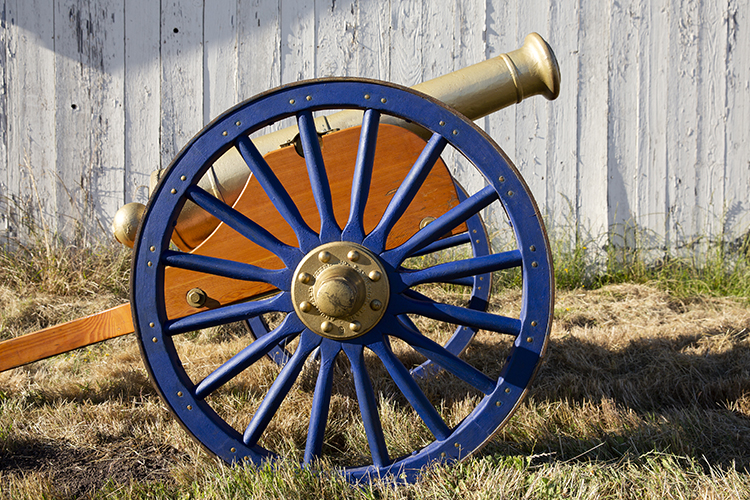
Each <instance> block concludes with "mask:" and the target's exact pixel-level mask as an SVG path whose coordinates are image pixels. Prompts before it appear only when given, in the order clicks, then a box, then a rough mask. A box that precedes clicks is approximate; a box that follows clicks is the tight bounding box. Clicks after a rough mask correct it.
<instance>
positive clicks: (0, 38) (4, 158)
mask: <svg viewBox="0 0 750 500" xmlns="http://www.w3.org/2000/svg"><path fill="white" fill-rule="evenodd" d="M7 14H8V8H7V6H6V2H5V0H3V1H2V2H0V243H3V242H5V241H7V236H8V234H7V231H6V230H7V228H8V215H9V214H8V201H7V200H8V197H9V195H10V190H9V189H8V85H9V83H8V72H7V69H6V68H7V66H8V54H9V47H10V45H9V44H10V38H11V36H12V30H11V27H10V24H9V22H8V21H9V20H8V18H7Z"/></svg>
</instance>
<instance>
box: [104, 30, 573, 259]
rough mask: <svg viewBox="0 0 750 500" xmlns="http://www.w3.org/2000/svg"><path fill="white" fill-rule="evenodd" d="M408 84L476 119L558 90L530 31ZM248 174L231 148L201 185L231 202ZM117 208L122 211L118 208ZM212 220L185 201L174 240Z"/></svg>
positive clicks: (189, 238)
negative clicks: (474, 60)
mask: <svg viewBox="0 0 750 500" xmlns="http://www.w3.org/2000/svg"><path fill="white" fill-rule="evenodd" d="M412 88H413V89H414V90H417V91H420V92H423V93H425V94H427V95H429V96H431V97H434V98H436V99H438V100H440V101H442V102H444V103H445V104H447V105H449V106H451V107H453V108H454V109H456V110H457V111H458V112H460V113H462V114H463V115H465V116H466V117H468V118H469V119H471V120H477V119H479V118H482V117H483V116H486V115H488V114H490V113H493V112H495V111H498V110H500V109H502V108H505V107H507V106H510V105H512V104H516V103H519V102H521V101H522V100H523V99H526V98H527V97H531V96H534V95H543V96H544V97H546V98H547V99H555V98H556V97H557V96H558V94H559V92H560V70H559V67H558V64H557V60H556V59H555V55H554V53H553V52H552V49H551V48H550V47H549V45H548V44H547V42H545V41H544V39H543V38H542V37H541V36H539V35H538V34H537V33H531V34H529V35H527V36H526V38H525V40H524V43H523V45H522V46H521V47H520V48H519V49H516V50H514V51H512V52H508V53H507V54H501V55H499V56H497V57H494V58H492V59H488V60H486V61H483V62H480V63H478V64H474V65H472V66H468V67H466V68H463V69H461V70H458V71H454V72H453V73H449V74H447V75H444V76H441V77H438V78H435V79H433V80H429V81H427V82H424V83H420V84H419V85H416V86H414V87H412ZM382 122H384V123H391V124H396V125H399V126H402V127H404V128H407V129H409V130H412V131H413V132H416V133H417V134H420V135H424V130H423V129H421V128H420V127H418V126H416V125H414V124H409V123H406V122H404V121H402V120H398V119H396V118H393V117H383V119H382ZM361 123H362V111H357V110H344V111H340V112H338V113H334V114H331V115H328V116H324V117H318V118H317V119H316V127H317V130H318V132H320V133H325V132H327V131H329V130H337V129H345V128H349V127H355V126H359V125H360V124H361ZM297 134H298V130H297V127H296V126H292V127H288V128H285V129H283V130H279V131H276V132H272V133H270V134H267V135H264V136H262V137H258V138H254V139H253V143H254V144H255V146H256V147H257V148H258V150H259V151H260V153H261V154H266V153H269V152H271V151H274V150H276V149H278V148H279V147H282V146H284V145H289V144H292V143H293V141H294V139H295V137H296V136H297ZM159 176H160V171H156V172H154V174H152V186H153V185H154V184H155V182H157V181H158V179H159ZM248 176H249V169H248V168H247V165H246V164H245V162H244V161H243V160H242V157H241V156H240V155H239V153H238V152H237V151H236V150H235V149H234V148H233V149H230V150H229V151H227V153H225V154H224V155H223V156H222V157H221V158H219V159H218V160H217V161H216V162H215V163H214V165H213V167H212V168H211V169H210V170H209V171H208V172H207V173H206V175H205V176H204V177H203V179H202V180H201V182H200V185H201V187H203V188H204V189H205V190H206V191H208V192H209V193H212V194H213V195H214V196H216V197H217V198H220V199H221V200H223V201H224V202H225V203H227V204H230V205H231V204H233V203H234V202H235V201H236V199H237V197H238V196H239V194H240V192H241V191H242V189H243V187H244V186H245V184H246V183H247V179H248ZM136 208H137V207H136ZM120 211H125V212H127V213H123V214H120V213H119V212H120ZM120 211H118V216H116V217H115V221H116V222H115V227H114V230H115V235H116V238H117V239H118V241H120V242H121V243H123V244H128V246H132V243H131V242H132V241H133V240H134V236H135V235H134V231H132V228H133V227H137V224H135V223H134V221H133V220H131V219H133V218H135V217H137V219H135V220H140V211H139V210H135V209H134V204H128V205H126V206H124V207H122V208H121V209H120ZM123 221H124V222H123ZM118 224H120V225H123V224H124V225H126V226H127V227H128V228H129V230H127V231H126V230H125V229H123V227H119V226H118ZM216 224H217V221H216V219H214V218H213V217H211V216H210V215H209V214H207V213H206V212H205V211H203V210H201V209H200V208H199V207H198V206H197V205H195V204H193V203H191V202H188V203H186V205H185V207H184V208H183V210H182V213H181V214H180V217H179V219H178V221H177V225H176V227H175V235H174V239H175V244H177V245H178V246H179V247H180V248H182V249H183V250H191V249H193V248H195V247H196V246H198V245H199V244H200V243H201V242H202V241H203V240H204V239H205V238H206V237H208V235H210V234H211V232H212V231H213V230H214V229H215V228H216ZM130 232H133V234H132V235H131V234H130Z"/></svg>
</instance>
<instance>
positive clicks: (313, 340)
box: [242, 330, 322, 446]
mask: <svg viewBox="0 0 750 500" xmlns="http://www.w3.org/2000/svg"><path fill="white" fill-rule="evenodd" d="M321 340H322V337H320V336H318V335H315V334H314V333H313V332H311V331H310V330H305V331H304V332H302V335H301V336H300V339H299V346H297V350H296V351H294V355H293V356H292V359H290V360H289V362H288V363H287V364H285V365H284V367H283V368H282V369H281V372H279V376H278V377H276V380H274V381H273V384H271V388H270V389H268V393H267V394H266V397H265V398H263V402H261V404H260V406H259V407H258V409H257V410H256V411H255V413H254V414H253V418H252V419H251V420H250V424H248V426H247V429H245V434H244V435H243V436H242V441H243V442H244V443H245V444H246V445H248V446H254V445H255V444H256V443H257V442H258V439H260V436H261V434H263V431H264V430H266V427H267V426H268V424H269V423H270V422H271V419H272V418H273V416H274V415H275V414H276V412H277V411H278V409H279V406H281V403H282V402H283V401H284V398H285V397H286V395H287V394H289V389H291V388H292V384H294V382H295V381H296V380H297V377H299V374H300V372H301V371H302V367H303V366H304V364H305V361H306V360H307V357H308V356H309V355H310V353H311V352H312V351H313V349H315V348H316V347H318V346H319V345H320V342H321Z"/></svg>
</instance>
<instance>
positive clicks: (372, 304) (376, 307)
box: [370, 299, 383, 311]
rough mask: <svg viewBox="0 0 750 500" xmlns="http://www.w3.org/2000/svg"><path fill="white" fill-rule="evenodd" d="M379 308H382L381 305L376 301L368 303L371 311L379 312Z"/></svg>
mask: <svg viewBox="0 0 750 500" xmlns="http://www.w3.org/2000/svg"><path fill="white" fill-rule="evenodd" d="M381 307H383V303H382V302H380V301H379V300H378V299H375V300H373V301H372V302H370V309H372V310H373V311H379V310H380V308H381Z"/></svg>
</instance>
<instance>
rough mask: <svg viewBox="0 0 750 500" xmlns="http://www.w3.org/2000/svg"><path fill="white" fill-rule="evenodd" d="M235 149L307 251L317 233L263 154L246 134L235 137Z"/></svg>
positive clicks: (317, 241)
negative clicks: (309, 224) (303, 216)
mask: <svg viewBox="0 0 750 500" xmlns="http://www.w3.org/2000/svg"><path fill="white" fill-rule="evenodd" d="M236 147H237V150H238V151H239V152H240V155H242V159H244V160H245V163H247V166H248V168H250V171H251V172H252V173H253V175H254V176H255V179H256V180H257V181H258V182H259V183H260V186H261V187H262V188H263V191H265V192H266V194H267V195H268V198H269V199H270V200H271V202H272V203H273V206H274V207H276V210H278V211H279V213H280V214H281V215H283V216H284V219H285V220H288V221H289V225H290V226H291V228H292V229H293V230H294V234H295V236H296V237H297V242H298V243H299V247H300V249H301V250H302V251H303V252H309V251H310V250H312V249H313V248H314V247H316V246H317V245H318V244H319V242H320V241H319V239H318V235H317V234H316V233H315V232H314V231H313V230H312V229H310V226H308V225H307V222H305V220H304V219H303V218H302V214H300V212H299V209H298V208H297V205H296V204H295V203H294V200H292V197H291V196H289V193H288V192H287V190H286V189H284V186H283V185H282V184H281V181H279V178H278V177H276V174H274V173H273V170H271V167H269V166H268V163H266V160H265V159H264V158H263V155H261V154H260V151H258V148H256V147H255V144H253V141H251V140H250V138H249V137H247V136H244V135H243V136H240V137H238V138H237V146H236Z"/></svg>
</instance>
